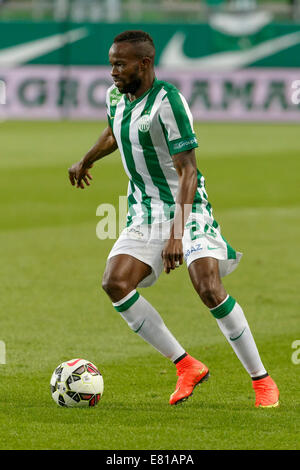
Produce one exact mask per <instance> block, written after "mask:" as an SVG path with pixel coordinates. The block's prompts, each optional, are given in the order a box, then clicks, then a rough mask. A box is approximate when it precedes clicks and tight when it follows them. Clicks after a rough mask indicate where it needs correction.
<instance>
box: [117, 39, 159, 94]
mask: <svg viewBox="0 0 300 470" xmlns="http://www.w3.org/2000/svg"><path fill="white" fill-rule="evenodd" d="M154 56H155V47H154V43H153V40H152V38H151V36H150V35H149V34H148V33H145V32H144V31H139V30H131V31H124V32H123V33H121V34H119V35H118V36H116V37H115V39H114V42H113V44H112V46H111V48H110V50H109V61H110V64H111V66H112V70H111V75H112V77H113V80H114V82H115V84H116V86H117V88H118V89H119V91H120V92H121V93H135V91H136V90H138V88H139V87H140V86H141V84H142V83H143V81H144V80H145V78H146V77H147V76H149V75H151V74H153V67H154Z"/></svg>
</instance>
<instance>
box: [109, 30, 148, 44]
mask: <svg viewBox="0 0 300 470" xmlns="http://www.w3.org/2000/svg"><path fill="white" fill-rule="evenodd" d="M123 41H128V42H148V43H150V44H151V46H152V47H154V48H155V46H154V42H153V39H152V37H151V36H150V34H148V33H146V32H145V31H142V30H139V29H132V30H128V31H124V32H123V33H120V34H118V35H117V36H116V37H115V39H114V42H123Z"/></svg>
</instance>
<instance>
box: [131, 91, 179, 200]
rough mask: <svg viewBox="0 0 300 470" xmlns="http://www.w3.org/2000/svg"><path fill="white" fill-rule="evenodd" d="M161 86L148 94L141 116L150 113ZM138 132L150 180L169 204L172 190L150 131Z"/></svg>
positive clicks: (171, 198) (162, 198)
mask: <svg viewBox="0 0 300 470" xmlns="http://www.w3.org/2000/svg"><path fill="white" fill-rule="evenodd" d="M160 90H161V88H160V87H156V88H154V89H153V90H152V92H151V93H150V94H149V96H148V99H147V101H146V104H145V107H144V109H143V111H142V113H141V116H144V115H150V113H151V109H152V107H153V104H154V102H155V99H156V97H157V95H158V93H159V92H160ZM138 133H139V142H140V145H141V147H142V149H143V153H144V157H145V163H146V166H147V169H148V172H149V174H150V176H151V180H152V182H153V184H154V186H156V187H157V189H158V191H159V197H160V199H161V200H162V201H164V202H165V203H167V204H169V205H173V204H175V201H174V198H173V195H172V192H171V190H170V187H169V184H168V181H167V180H166V178H165V175H164V173H163V171H162V169H161V166H160V163H159V159H158V157H157V153H156V151H155V148H154V145H153V142H152V139H151V135H150V132H149V131H148V132H142V131H141V130H140V129H139V131H138Z"/></svg>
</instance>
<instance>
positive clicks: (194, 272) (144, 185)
mask: <svg viewBox="0 0 300 470" xmlns="http://www.w3.org/2000/svg"><path fill="white" fill-rule="evenodd" d="M154 56H155V47H154V44H153V40H152V38H151V37H150V36H149V34H147V33H145V32H143V31H125V32H123V33H121V34H119V35H118V36H117V37H116V38H115V39H114V42H113V44H112V46H111V48H110V50H109V62H110V64H111V75H112V78H113V81H114V84H113V85H112V86H111V87H110V88H109V89H108V92H107V114H108V126H107V128H106V129H105V130H104V132H103V133H102V135H101V136H100V137H99V139H98V141H97V142H96V144H95V145H94V146H93V147H92V148H91V149H90V150H89V151H88V152H87V154H86V155H85V156H84V157H83V158H82V159H81V160H80V161H79V162H77V163H75V164H74V165H73V166H72V167H71V168H69V179H70V182H71V184H72V185H73V186H74V185H76V187H77V188H82V189H84V188H85V186H89V185H90V180H91V179H92V176H91V174H90V168H91V167H92V166H93V163H94V162H95V161H97V160H99V159H101V158H103V157H105V156H106V155H109V154H111V153H112V152H114V151H115V150H116V149H117V148H118V149H119V151H120V154H121V157H122V162H123V166H124V169H125V172H126V174H127V176H128V178H129V184H128V215H127V226H126V228H125V229H124V230H123V231H122V233H121V234H120V236H119V238H118V240H117V241H116V242H115V244H114V246H113V248H112V250H111V252H110V254H109V256H108V260H107V265H106V269H105V273H104V276H103V283H102V287H103V289H104V291H105V292H106V293H107V294H108V296H109V297H110V299H111V301H112V304H113V306H114V308H115V309H116V310H117V311H118V312H119V313H120V315H121V316H122V317H123V319H124V320H125V321H126V322H127V323H128V325H129V327H130V328H131V329H132V330H133V331H135V332H136V333H137V334H138V335H139V336H141V337H142V338H143V339H144V340H145V341H147V342H148V343H149V344H151V345H152V346H153V347H154V348H155V349H157V350H158V351H159V352H160V353H161V354H162V355H164V356H165V357H167V358H169V359H170V360H171V361H172V362H173V363H174V364H175V365H176V368H177V375H178V380H177V384H176V388H175V392H174V393H173V394H172V395H171V397H170V402H169V403H170V404H171V405H174V404H177V403H180V402H182V401H185V400H187V399H188V397H189V396H191V395H192V393H193V390H194V388H195V386H196V385H198V384H200V383H201V382H203V381H204V380H206V379H207V378H208V376H209V370H208V367H207V366H206V365H205V364H203V363H202V362H200V361H198V360H197V359H195V358H193V357H192V356H190V355H189V354H188V353H187V352H186V350H185V349H184V347H183V346H182V345H181V344H180V343H179V342H178V341H177V340H176V338H175V337H174V336H173V335H172V333H171V332H170V331H169V329H168V328H167V326H166V325H165V323H164V321H163V320H162V318H161V316H160V314H159V313H158V312H157V310H156V309H155V308H154V307H153V306H152V305H151V304H150V303H149V302H148V301H147V300H146V299H145V298H144V297H143V296H142V295H141V294H140V293H139V292H138V291H137V290H136V289H137V288H139V287H148V286H151V285H153V284H154V282H155V281H156V280H157V279H158V277H159V275H160V274H161V272H162V270H164V271H165V272H166V273H167V274H169V273H170V272H171V271H172V270H174V269H175V268H176V267H178V266H180V265H181V264H183V261H184V260H185V262H186V264H187V267H188V271H189V275H190V278H191V281H192V284H193V286H194V288H195V290H196V292H197V293H198V295H199V297H200V299H201V300H202V301H203V302H204V304H205V305H206V306H207V307H208V308H209V310H210V312H211V313H212V315H213V316H214V317H215V319H216V321H217V323H218V325H219V327H220V329H221V331H222V333H223V334H224V335H225V337H226V339H227V340H228V342H229V343H230V345H231V346H232V348H233V350H234V351H235V353H236V355H237V357H238V359H239V360H240V362H241V364H242V365H243V366H244V368H245V369H246V371H247V372H248V374H249V376H250V377H251V379H252V386H253V389H254V391H255V395H256V401H255V406H256V407H259V406H261V407H275V406H278V404H279V391H278V388H277V386H276V384H275V382H274V381H273V380H272V378H271V377H270V376H269V375H268V373H267V371H266V369H265V368H264V365H263V363H262V361H261V359H260V356H259V353H258V350H257V347H256V344H255V342H254V339H253V336H252V333H251V330H250V328H249V325H248V323H247V320H246V318H245V315H244V312H243V309H242V307H241V306H240V305H239V304H238V302H237V301H236V300H235V299H234V298H233V297H231V296H230V295H228V294H227V292H226V291H225V288H224V286H223V284H222V281H221V277H223V276H225V275H227V274H229V273H230V272H232V271H233V269H235V268H236V266H237V265H238V263H239V260H240V258H241V256H242V255H241V253H238V252H236V251H235V250H234V249H233V248H232V247H231V246H230V245H229V244H228V242H227V241H226V240H225V238H224V237H223V236H222V235H221V230H220V226H219V225H218V223H217V222H216V220H215V219H214V217H213V213H212V207H211V205H210V203H209V202H208V198H207V193H206V190H205V184H204V177H203V176H202V174H201V173H200V171H199V170H198V169H197V166H196V158H195V148H196V147H198V144H197V138H196V136H195V133H194V129H193V119H192V115H191V112H190V110H189V107H188V104H187V102H186V100H185V98H184V97H183V96H182V95H181V93H180V92H179V91H178V90H177V89H176V88H175V86H173V85H171V84H170V83H167V82H164V81H161V80H158V79H157V78H156V76H155V71H154Z"/></svg>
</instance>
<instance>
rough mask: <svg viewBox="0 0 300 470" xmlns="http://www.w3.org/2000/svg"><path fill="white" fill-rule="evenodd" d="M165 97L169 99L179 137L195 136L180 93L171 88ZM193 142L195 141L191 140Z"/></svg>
mask: <svg viewBox="0 0 300 470" xmlns="http://www.w3.org/2000/svg"><path fill="white" fill-rule="evenodd" d="M167 98H168V100H169V103H170V105H171V108H172V111H173V114H174V117H175V121H176V124H177V127H178V130H179V132H180V137H181V139H185V138H186V139H188V138H191V139H192V138H193V137H194V138H195V134H194V132H193V129H192V127H191V124H190V120H189V117H188V115H187V113H186V110H185V107H184V104H183V102H182V100H181V98H180V95H179V93H178V91H177V90H171V91H169V92H168V94H167ZM193 143H195V142H193ZM184 150H185V148H183V149H182V150H179V151H181V152H183V151H184Z"/></svg>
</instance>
